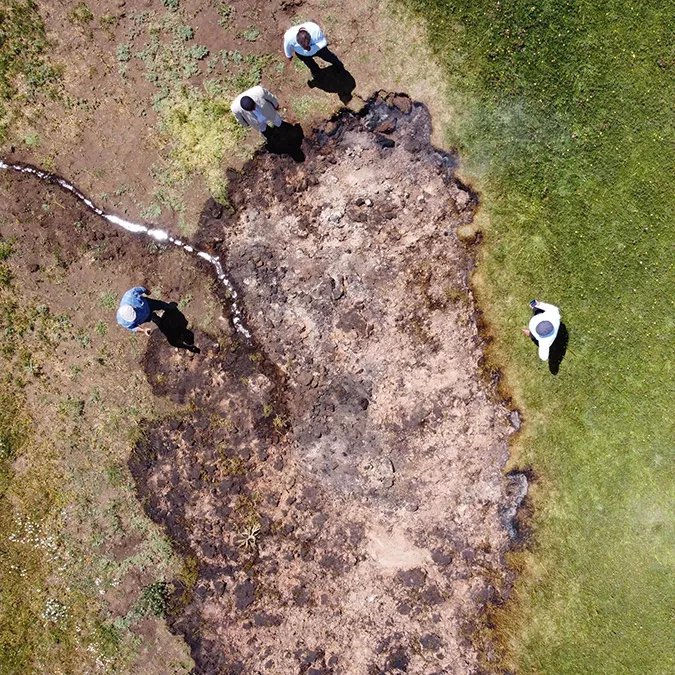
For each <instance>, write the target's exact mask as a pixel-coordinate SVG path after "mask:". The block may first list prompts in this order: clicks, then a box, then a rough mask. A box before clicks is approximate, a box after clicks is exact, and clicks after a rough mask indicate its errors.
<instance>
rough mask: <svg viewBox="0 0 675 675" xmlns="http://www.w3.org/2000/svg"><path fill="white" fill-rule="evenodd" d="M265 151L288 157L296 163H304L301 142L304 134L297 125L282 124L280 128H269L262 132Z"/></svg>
mask: <svg viewBox="0 0 675 675" xmlns="http://www.w3.org/2000/svg"><path fill="white" fill-rule="evenodd" d="M263 136H265V140H266V141H267V144H266V145H265V149H266V150H267V152H271V153H272V154H273V155H290V156H291V157H292V158H293V159H294V160H295V161H296V162H304V161H305V153H304V152H303V151H302V141H303V139H304V138H305V134H304V132H303V130H302V127H301V126H300V125H299V124H290V123H289V122H282V123H281V126H280V127H270V126H268V127H267V129H265V131H264V132H263Z"/></svg>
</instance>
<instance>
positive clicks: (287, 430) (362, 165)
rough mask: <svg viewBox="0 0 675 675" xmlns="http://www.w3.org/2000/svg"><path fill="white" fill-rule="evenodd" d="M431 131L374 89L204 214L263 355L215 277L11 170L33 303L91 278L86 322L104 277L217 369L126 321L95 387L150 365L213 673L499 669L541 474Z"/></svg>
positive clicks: (156, 488)
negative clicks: (138, 290) (473, 283)
mask: <svg viewBox="0 0 675 675" xmlns="http://www.w3.org/2000/svg"><path fill="white" fill-rule="evenodd" d="M430 130H431V122H430V117H429V114H428V111H427V110H426V108H425V107H424V106H422V105H420V104H418V103H415V102H413V101H411V100H410V99H409V98H408V97H406V96H404V95H394V94H384V93H381V94H378V95H376V96H375V97H373V99H372V100H371V101H369V103H368V105H367V106H366V108H365V109H364V110H363V112H362V113H361V114H359V115H356V114H353V113H350V112H347V111H345V112H343V113H341V114H340V115H338V116H337V117H335V118H333V119H331V120H330V121H328V122H326V123H324V124H323V125H322V126H320V127H319V128H318V129H316V130H315V131H314V132H313V133H312V134H311V135H309V136H308V137H307V138H306V139H305V140H304V141H303V144H302V152H303V154H304V161H303V162H296V161H294V160H293V159H292V158H291V157H287V156H283V155H281V156H280V155H278V154H272V153H265V152H263V153H261V154H259V155H258V156H257V157H256V158H255V159H254V160H253V161H252V162H251V163H250V164H248V165H247V166H246V167H245V168H244V170H243V171H242V172H240V173H237V174H233V175H232V176H231V177H230V184H231V193H230V194H231V204H230V206H229V207H228V208H224V207H221V206H220V205H218V204H216V203H215V202H213V201H210V202H209V203H208V204H207V205H206V206H205V209H204V212H203V214H202V218H201V223H200V225H201V229H200V232H199V235H198V242H197V243H198V244H199V246H200V247H202V248H206V249H208V250H211V251H212V252H213V253H217V254H218V255H220V256H221V259H222V261H223V263H224V267H225V269H226V272H227V274H228V276H229V277H230V278H231V280H232V282H233V284H234V287H235V288H236V289H238V292H239V294H240V299H241V300H242V301H243V303H244V306H245V314H246V321H247V326H248V328H249V330H251V332H252V336H253V337H252V339H251V340H250V341H249V340H246V339H245V338H243V337H242V336H241V334H240V333H238V332H237V331H236V330H235V329H234V328H233V327H232V325H231V323H230V322H229V321H228V318H227V306H228V302H229V300H228V298H227V297H226V294H225V292H224V289H223V288H221V287H220V286H218V285H217V284H215V283H213V282H212V281H209V274H210V272H211V270H210V269H209V267H208V266H206V265H204V266H201V265H200V264H199V263H198V262H196V261H195V260H194V259H193V258H189V257H188V256H187V254H185V253H184V252H180V251H175V250H166V249H164V248H163V247H161V246H156V245H155V244H151V245H148V244H147V242H144V241H142V240H139V239H138V238H136V237H134V236H133V235H129V234H127V233H123V232H115V231H114V230H112V229H110V228H109V227H108V226H107V225H106V224H104V223H103V222H102V221H101V220H100V219H98V218H97V217H95V216H94V215H93V214H91V213H89V212H88V211H87V210H86V209H84V208H83V207H82V206H81V205H80V204H78V203H77V202H76V201H75V200H74V199H73V197H72V196H71V195H69V194H63V193H62V192H60V191H58V190H57V189H56V188H54V187H50V186H48V185H45V184H41V183H39V182H37V181H36V180H35V179H33V178H28V177H18V176H12V175H8V176H5V181H4V186H3V189H4V191H5V193H6V196H7V197H8V199H9V202H11V206H9V207H7V208H6V209H5V211H6V214H5V215H6V216H9V220H8V222H9V221H11V223H10V224H9V225H7V226H6V227H4V228H3V233H2V234H3V235H5V236H14V237H16V240H17V243H18V244H20V247H21V249H22V250H24V251H26V254H25V255H24V256H22V259H21V263H22V264H23V267H22V268H18V267H17V275H18V277H17V279H19V280H20V281H21V283H22V284H23V285H24V287H25V290H26V292H29V293H30V294H33V295H35V296H36V297H38V296H41V297H48V298H50V299H51V301H53V303H54V306H55V308H58V307H64V308H65V307H71V308H72V307H73V299H72V295H69V294H70V293H75V294H77V293H78V292H79V291H78V290H77V289H79V288H80V287H84V288H86V292H85V293H81V294H80V300H79V301H78V302H77V305H76V307H75V309H74V310H73V311H75V316H74V318H73V321H74V322H75V324H77V323H78V322H80V323H83V324H86V323H87V322H90V323H91V322H92V321H93V320H94V318H96V317H95V316H92V314H96V312H95V311H94V308H93V307H92V306H91V305H92V299H91V298H92V297H97V294H98V293H100V289H101V288H102V287H103V285H104V284H107V285H109V284H110V283H111V279H112V280H113V286H114V287H115V289H116V291H117V292H118V293H119V294H120V295H121V293H122V292H123V291H124V290H126V288H127V287H128V285H134V284H136V283H144V284H145V285H146V286H149V287H151V288H155V287H157V286H161V288H162V291H163V292H162V293H161V295H162V297H163V299H167V300H169V299H175V298H177V297H183V298H189V299H190V300H189V303H187V305H186V308H185V309H184V311H185V313H186V315H187V316H188V319H189V320H190V322H191V327H192V328H193V330H194V338H195V344H196V346H197V347H198V348H199V349H200V352H199V353H191V352H188V351H186V350H181V349H175V348H174V347H172V346H171V345H169V344H168V343H167V342H166V341H165V340H164V338H163V337H162V335H160V333H159V332H155V334H154V335H153V336H152V337H151V338H150V340H149V342H147V343H145V342H143V341H141V342H138V343H137V344H138V346H137V348H138V349H139V350H140V351H138V352H137V355H136V356H134V355H133V350H132V351H130V350H129V346H126V347H125V345H130V344H131V343H134V344H136V343H135V339H134V340H133V341H132V340H131V336H129V335H127V334H123V333H122V332H119V334H118V332H117V329H114V328H113V326H112V325H111V331H113V330H114V334H113V333H111V335H110V337H109V340H110V341H111V342H112V344H113V345H114V350H115V353H116V354H118V358H122V361H121V362H119V363H118V364H117V366H116V369H115V373H116V374H113V373H111V372H108V371H105V369H103V370H101V371H100V372H98V371H97V372H96V373H94V372H93V371H92V372H91V373H90V374H85V376H84V378H83V381H84V380H87V378H91V380H92V382H96V383H97V385H99V386H102V384H103V381H104V380H106V379H110V378H113V379H114V378H115V377H118V376H119V373H120V372H124V373H125V375H124V377H126V378H129V377H134V375H133V374H134V373H140V372H144V373H145V377H146V378H147V382H148V384H149V385H150V388H151V390H152V394H153V395H154V397H155V398H156V400H157V401H158V404H157V405H156V407H155V409H156V410H157V411H158V416H156V417H155V418H154V419H152V420H146V421H145V422H143V423H142V424H141V430H142V433H141V434H140V440H139V441H138V442H137V443H136V445H135V448H134V450H133V452H132V454H131V456H130V458H129V468H130V470H131V473H132V476H133V479H134V481H135V483H136V488H137V492H138V496H139V498H140V500H141V503H142V504H143V507H144V508H145V510H146V512H147V514H148V515H149V516H150V517H151V518H152V519H153V520H154V521H155V522H156V523H158V524H160V525H161V526H162V528H164V531H165V532H166V533H167V535H168V536H169V538H170V540H171V541H172V542H173V544H174V546H175V548H176V550H177V552H178V553H179V554H180V556H181V557H182V559H183V561H184V562H183V568H182V571H181V572H180V573H179V574H178V575H176V576H175V577H174V578H173V580H172V581H171V582H170V584H169V588H170V590H171V593H170V603H169V609H170V613H169V623H170V627H171V629H172V631H173V632H174V633H176V634H178V635H182V636H184V638H185V640H186V641H187V643H188V644H189V646H190V648H191V651H192V656H193V658H194V661H195V666H196V672H199V673H223V672H226V673H254V672H270V673H284V674H286V673H294V672H298V673H306V672H307V673H309V672H311V673H314V674H315V675H316V674H317V673H336V674H337V673H366V672H369V673H397V672H409V673H425V674H426V673H434V672H435V673H447V672H453V673H462V672H472V671H474V670H476V669H477V668H479V667H481V663H482V664H483V665H486V663H485V662H484V661H481V659H482V658H483V657H484V656H485V655H486V654H487V655H488V657H489V656H490V651H489V649H488V650H485V649H483V657H482V656H481V649H479V648H478V647H477V646H476V645H475V644H474V643H473V642H472V635H474V634H475V633H474V631H475V628H476V626H477V621H478V620H479V617H480V616H481V612H482V610H483V608H484V607H485V605H486V604H487V603H489V602H490V601H496V602H499V601H500V600H501V599H502V598H503V597H504V596H505V595H506V594H507V593H508V587H509V584H508V580H507V577H506V574H507V573H506V571H505V566H504V561H503V554H504V552H505V551H506V550H507V549H508V547H509V546H510V544H511V542H512V538H511V537H513V536H515V534H516V529H515V528H514V527H513V518H514V517H515V513H516V509H517V506H518V504H519V503H520V501H521V500H522V498H523V494H524V491H525V489H526V481H525V480H524V478H523V477H522V476H509V477H505V476H504V475H503V473H502V467H503V466H504V464H505V462H506V459H507V455H508V436H509V434H510V433H511V432H512V431H513V426H512V424H509V411H508V410H507V409H506V408H505V407H504V406H503V404H502V403H500V402H499V400H498V397H497V396H496V394H495V392H494V391H493V389H492V386H493V385H491V384H489V383H488V382H486V379H485V378H484V377H482V375H481V371H480V361H481V340H482V339H481V337H480V335H479V332H478V328H477V325H476V315H475V311H474V307H473V299H472V296H471V293H470V289H469V273H470V270H471V266H472V259H471V250H470V248H469V247H467V245H466V244H465V243H462V240H461V239H460V237H459V236H458V230H460V231H463V232H466V231H467V225H469V224H470V223H471V221H472V218H473V212H474V208H475V205H476V197H475V195H473V194H472V193H471V192H470V191H469V190H468V189H467V188H466V187H465V186H464V185H462V183H461V182H459V181H458V180H457V179H456V178H455V176H454V173H453V171H454V166H455V158H454V157H453V156H452V155H451V154H448V153H446V152H442V151H439V150H437V149H435V148H433V146H431V144H430V141H429V134H430ZM46 205H47V206H49V208H47V206H46ZM52 205H53V206H52ZM469 231H470V228H469ZM55 250H56V251H57V252H58V255H57V256H56V257H57V260H59V261H60V263H59V264H60V265H61V266H62V268H63V272H62V273H60V274H54V273H52V272H50V273H47V271H48V270H51V269H52V268H53V264H52V263H51V262H50V261H51V257H52V256H53V255H54V251H55ZM117 286H119V288H117ZM72 288H75V289H76V290H71V289H72ZM87 298H89V299H87ZM214 307H215V308H216V310H217V311H216V314H217V315H216V316H213V314H214ZM99 310H100V308H99ZM221 311H222V315H221ZM78 312H79V314H78ZM78 317H79V318H78ZM108 319H109V323H111V324H113V323H114V318H113V317H112V315H111V316H110V317H108ZM100 342H101V343H102V346H101V350H103V349H104V346H103V343H104V342H106V341H104V340H102V339H101V340H100ZM125 351H126V352H127V355H126V356H123V355H124V354H125ZM75 357H76V355H72V354H70V353H69V351H68V350H67V349H66V350H64V351H62V352H60V353H59V358H60V359H61V360H62V361H63V362H64V363H68V360H69V359H72V358H75ZM101 363H103V361H101ZM87 381H88V380H87ZM90 384H91V383H90ZM120 387H121V388H122V389H121V390H120V395H122V396H123V395H124V391H123V389H124V382H120V383H118V389H119V388H120ZM162 400H165V403H163V404H160V403H161V401H162ZM88 409H89V405H88V404H87V406H86V407H85V408H84V411H85V413H84V414H85V416H86V414H87V413H86V411H87V410H88ZM162 410H164V412H163V413H161V411H162ZM123 529H124V528H123ZM120 536H121V537H122V539H121V540H120V542H118V544H116V546H117V548H116V549H115V550H120V547H122V548H123V540H124V536H125V534H124V532H122V534H121V535H120ZM116 555H117V554H116ZM139 574H140V573H139ZM146 574H147V572H146ZM141 577H142V575H141ZM141 577H139V578H138V579H136V578H134V583H135V584H138V583H139V581H140V578H141ZM121 588H122V589H123V588H125V585H124V583H122V586H121ZM116 594H117V595H116ZM116 598H117V599H116ZM106 601H107V602H108V603H109V607H110V608H111V610H112V611H113V614H114V613H115V611H119V607H122V606H124V603H123V602H122V601H121V599H120V598H119V591H115V590H114V589H111V590H110V592H109V593H108V594H107V595H106ZM115 608H118V609H117V610H116V609H115ZM144 630H146V631H147V626H146V628H145V629H144ZM141 634H142V631H141ZM156 644H158V645H159V644H160V643H159V642H156ZM158 649H161V647H158ZM154 658H159V662H160V663H161V653H159V654H155V657H154ZM488 666H489V664H488ZM139 667H142V666H139Z"/></svg>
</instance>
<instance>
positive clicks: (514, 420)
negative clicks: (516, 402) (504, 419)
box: [509, 410, 522, 431]
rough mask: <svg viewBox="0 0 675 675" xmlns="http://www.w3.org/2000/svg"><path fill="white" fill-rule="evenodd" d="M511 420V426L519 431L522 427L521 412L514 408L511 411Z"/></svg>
mask: <svg viewBox="0 0 675 675" xmlns="http://www.w3.org/2000/svg"><path fill="white" fill-rule="evenodd" d="M509 422H511V426H512V427H513V428H514V429H515V430H516V431H518V430H519V429H520V427H521V424H522V422H521V419H520V413H519V412H518V411H517V410H512V411H511V412H510V413H509Z"/></svg>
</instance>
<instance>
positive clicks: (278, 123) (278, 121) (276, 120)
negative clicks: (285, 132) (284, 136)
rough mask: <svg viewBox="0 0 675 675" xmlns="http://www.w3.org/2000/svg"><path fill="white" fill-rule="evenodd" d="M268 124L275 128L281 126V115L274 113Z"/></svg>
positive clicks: (277, 112)
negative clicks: (270, 123)
mask: <svg viewBox="0 0 675 675" xmlns="http://www.w3.org/2000/svg"><path fill="white" fill-rule="evenodd" d="M270 122H272V124H274V126H275V127H280V126H281V123H282V122H283V120H282V119H281V115H280V114H279V111H278V110H277V111H276V114H275V116H274V117H273V118H272V119H271V120H270Z"/></svg>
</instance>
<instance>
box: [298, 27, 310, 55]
mask: <svg viewBox="0 0 675 675" xmlns="http://www.w3.org/2000/svg"><path fill="white" fill-rule="evenodd" d="M295 39H296V40H297V41H298V44H299V45H300V46H301V47H302V48H303V49H304V50H305V51H309V48H310V46H311V44H312V38H311V36H310V34H309V33H308V32H307V31H306V30H305V29H304V28H301V29H300V30H299V31H298V34H297V35H296V36H295Z"/></svg>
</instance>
